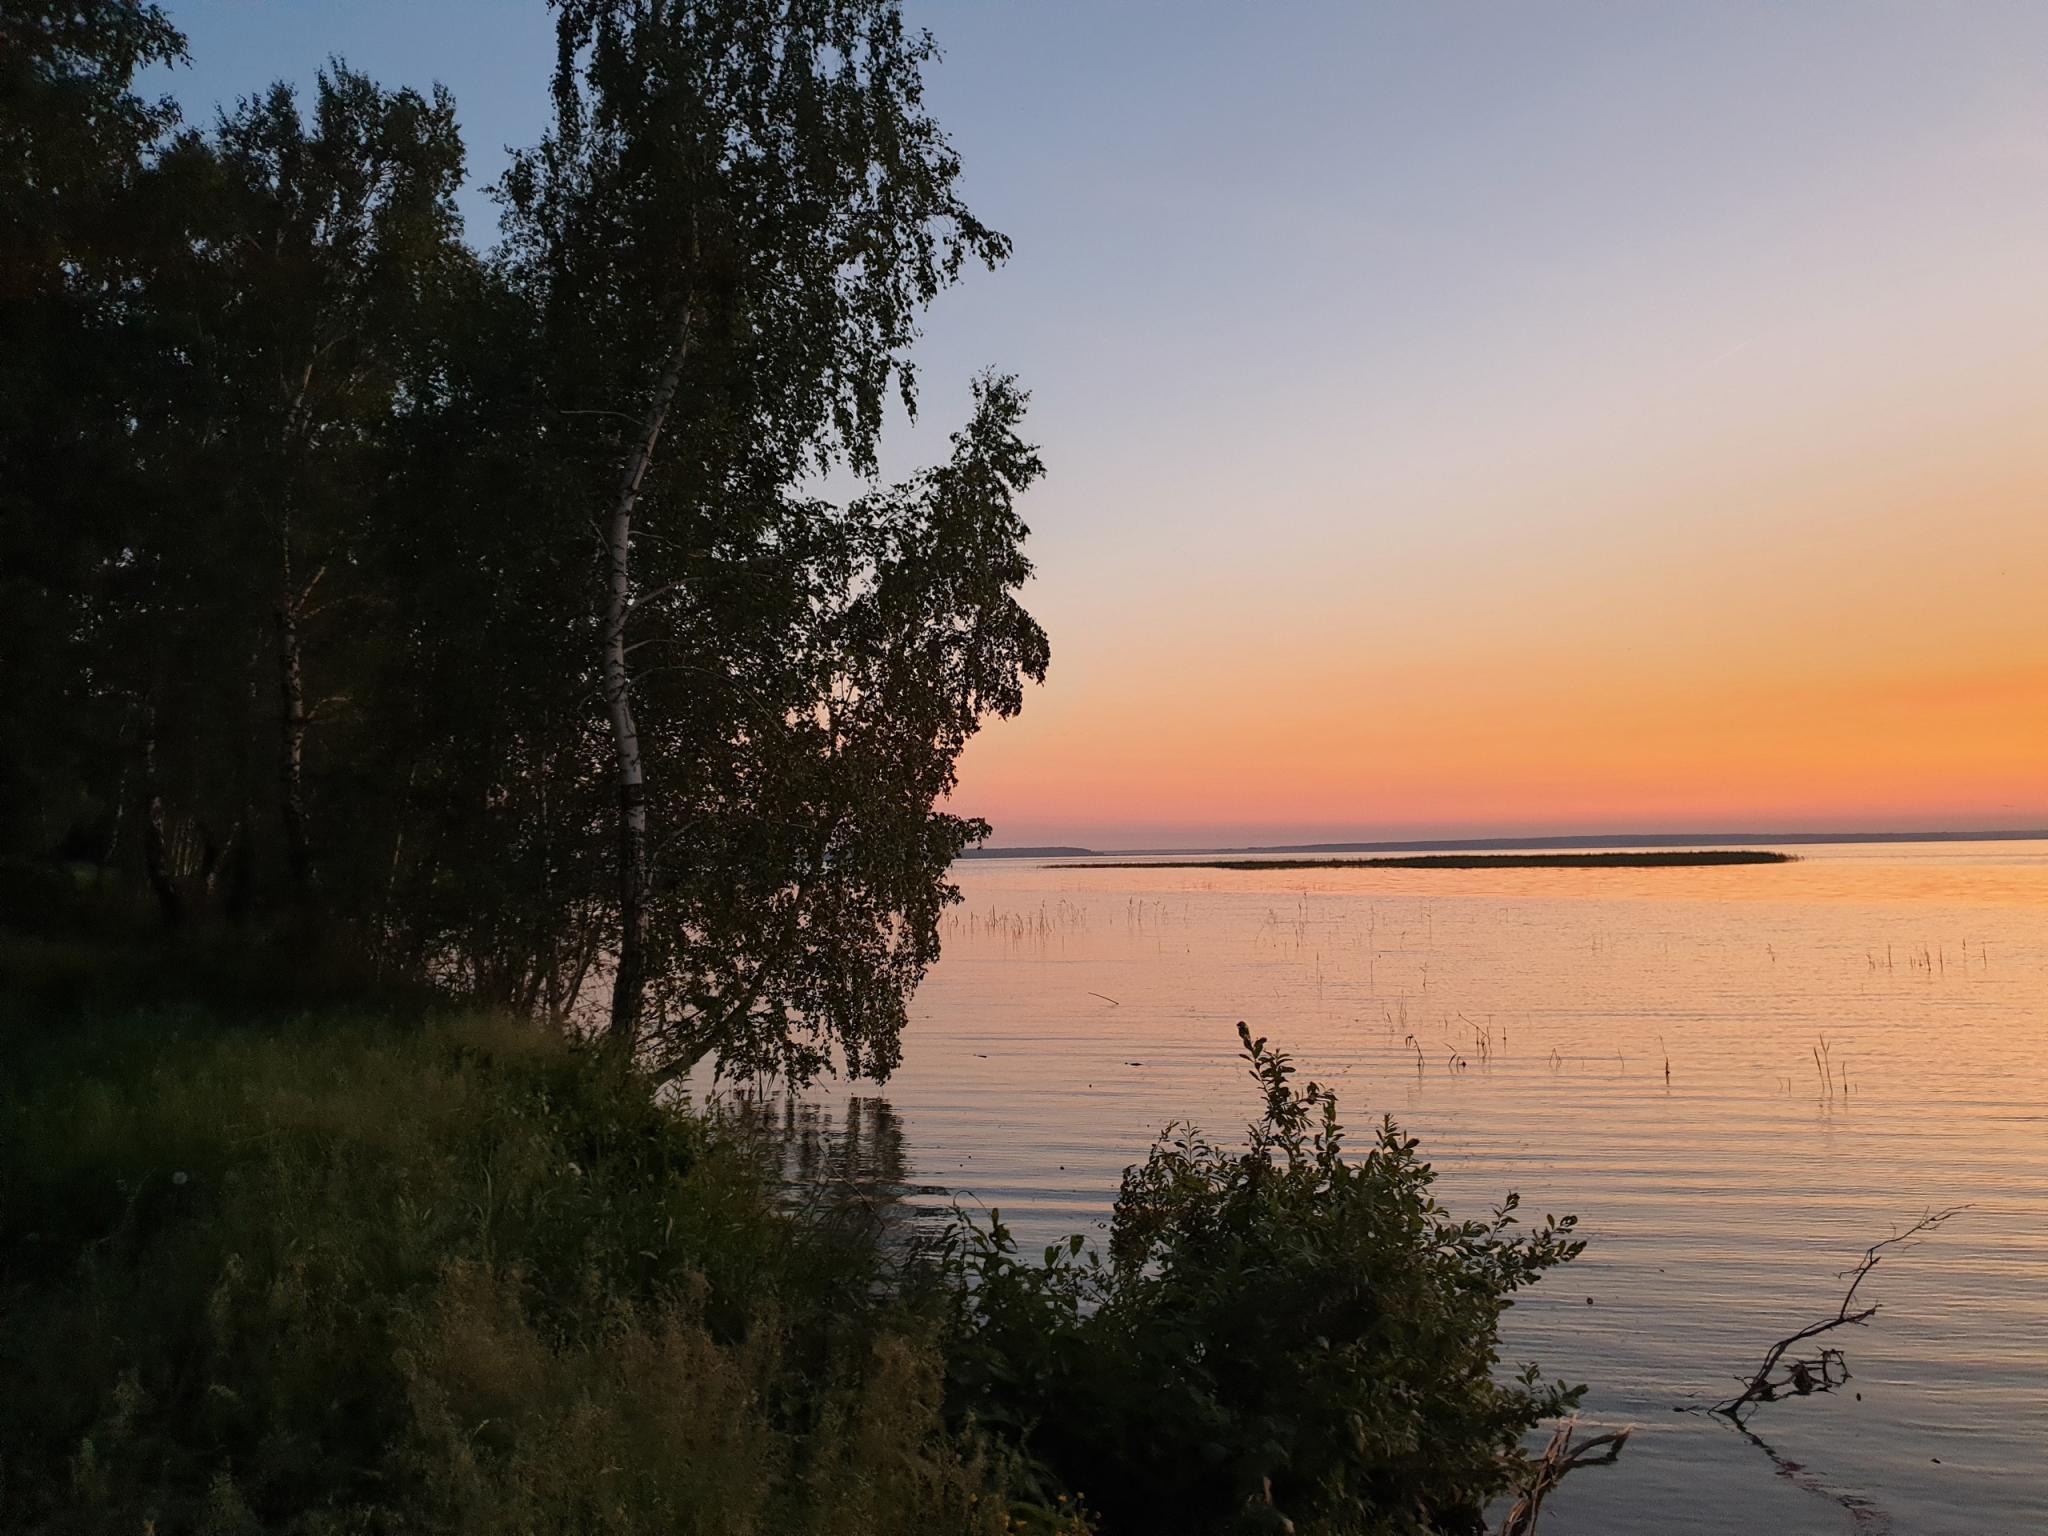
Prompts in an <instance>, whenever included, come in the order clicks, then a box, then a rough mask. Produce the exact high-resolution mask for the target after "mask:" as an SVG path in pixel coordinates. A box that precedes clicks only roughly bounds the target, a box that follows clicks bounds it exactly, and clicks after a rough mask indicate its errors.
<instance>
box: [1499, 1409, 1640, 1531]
mask: <svg viewBox="0 0 2048 1536" xmlns="http://www.w3.org/2000/svg"><path fill="white" fill-rule="evenodd" d="M1578 1427H1579V1421H1578V1420H1577V1419H1566V1420H1565V1421H1564V1422H1563V1423H1562V1424H1560V1425H1558V1426H1557V1433H1556V1434H1554V1435H1552V1436H1551V1437H1550V1445H1549V1446H1548V1448H1547V1449H1545V1451H1544V1452H1543V1455H1542V1457H1541V1458H1540V1459H1539V1460H1538V1461H1537V1463H1536V1465H1535V1466H1534V1467H1532V1468H1531V1469H1530V1472H1529V1480H1528V1482H1526V1483H1524V1484H1523V1485H1522V1491H1521V1493H1520V1494H1519V1495H1518V1496H1517V1497H1516V1499H1515V1502H1514V1506H1513V1508H1511V1509H1509V1510H1508V1513H1507V1518H1506V1519H1505V1520H1503V1521H1501V1524H1500V1536H1534V1533H1535V1530H1536V1522H1537V1520H1538V1519H1539V1518H1541V1516H1542V1514H1543V1501H1544V1500H1545V1499H1547V1498H1549V1497H1550V1494H1551V1491H1552V1490H1553V1489H1555V1488H1556V1487H1557V1485H1558V1484H1559V1483H1561V1482H1563V1481H1564V1479H1565V1474H1566V1473H1568V1472H1576V1471H1577V1470H1578V1469H1579V1468H1580V1467H1605V1466H1611V1465H1612V1464H1613V1463H1614V1462H1615V1461H1616V1460H1617V1459H1618V1458H1619V1457H1620V1455H1621V1448H1622V1447H1623V1446H1624V1445H1627V1444H1628V1437H1629V1436H1630V1435H1632V1434H1634V1433H1635V1426H1633V1425H1629V1426H1627V1427H1625V1428H1622V1429H1617V1430H1611V1431H1610V1432H1608V1433H1607V1434H1604V1435H1595V1436H1593V1437H1592V1438H1591V1439H1590V1440H1580V1441H1579V1442H1578V1443H1577V1444H1576V1445H1575V1444H1573V1443H1572V1442H1573V1438H1574V1436H1575V1435H1576V1434H1577V1432H1578Z"/></svg>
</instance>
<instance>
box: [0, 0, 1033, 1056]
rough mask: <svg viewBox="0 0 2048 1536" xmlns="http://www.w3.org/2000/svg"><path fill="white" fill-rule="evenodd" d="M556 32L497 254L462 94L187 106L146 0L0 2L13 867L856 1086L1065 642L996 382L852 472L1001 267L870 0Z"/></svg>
mask: <svg viewBox="0 0 2048 1536" xmlns="http://www.w3.org/2000/svg"><path fill="white" fill-rule="evenodd" d="M555 10H556V18H557V25H558V41H559V53H558V63H557V67H556V71H555V74H554V78H553V84H552V114H551V119H550V126H549V128H548V131H547V133H546V135H545V137H544V138H543V139H542V140H541V142H540V143H539V144H537V145H535V146H533V147H531V148H529V149H527V150H525V151H522V152H520V153H518V154H517V155H516V156H515V157H514V159H513V162H512V165H511V168H510V169H509V170H508V171H507V173H506V174H505V175H504V177H503V178H502V179H501V180H500V181H499V182H498V184H497V185H496V187H495V189H494V195H495V198H496V201H497V205H498V207H499V209H500V213H501V223H500V228H499V232H498V238H497V240H496V241H495V243H493V244H492V245H490V246H489V247H488V248H487V249H486V248H482V247H480V246H479V245H478V244H477V243H475V242H473V241H471V240H470V239H469V238H467V237H466V234H465V230H464V228H463V223H462V220H461V218H460V216H459V214H458V211H457V205H456V201H455V199H456V193H457V191H458V189H459V188H460V186H461V185H462V183H463V178H464V174H465V158H464V146H463V142H462V136H461V132H460V127H459V123H458V118H457V111H456V104H455V103H454V101H453V100H452V99H451V98H450V97H449V95H448V93H447V92H446V91H445V90H442V89H440V88H438V87H436V88H434V89H433V90H431V91H421V90H417V89H413V88H409V87H402V88H392V87H388V86H385V85H383V84H380V83H378V82H376V81H373V80H371V79H369V78H367V77H365V76H363V75H361V74H359V73H356V72H354V71H352V70H350V69H349V68H347V67H346V65H344V64H341V63H339V62H337V63H333V64H331V65H330V67H329V68H328V69H327V70H326V71H325V72H323V73H322V74H321V75H320V76H319V79H318V83H317V85H316V86H315V87H314V89H312V90H311V91H310V92H308V93H306V94H304V95H303V96H302V95H300V94H298V93H295V92H294V91H293V90H292V89H291V88H290V87H288V86H285V85H274V86H271V87H269V88H267V89H263V90H259V91H257V92H256V93H255V94H252V95H250V96H248V97H245V98H243V99H242V100H240V101H239V102H238V103H237V104H236V105H235V106H233V107H232V108H231V109H227V110H225V111H223V112H222V113H221V115H220V116H219V118H218V120H217V121H215V122H213V123H212V124H210V125H194V124H188V123H186V122H184V121H183V120H182V118H181V115H180V112H179V110H178V108H177V106H176V105H175V104H174V103H173V102H171V101H169V100H151V99H147V98H146V97H145V96H144V95H143V94H142V93H141V92H139V91H138V89H137V78H138V75H140V74H141V73H142V72H144V71H146V70H148V69H150V68H151V67H153V66H160V65H164V64H168V63H175V62H176V61H178V60H179V59H180V58H181V57H182V55H183V50H184V46H185V45H184V40H183V39H182V38H181V37H180V35H179V34H178V32H177V31H176V29H175V28H174V26H173V25H172V24H171V22H170V20H169V19H168V18H167V17H166V16H165V14H164V13H163V12H162V11H161V10H160V9H159V8H157V7H156V6H153V5H149V4H144V3H140V0H89V3H87V4H84V5H79V4H64V3H58V0H5V4H4V7H0V18H4V20H0V26H4V38H0V207H4V214H0V218H4V224H0V326H4V341H0V566H4V575H0V581H4V588H0V668H4V679H5V687H4V689H0V857H4V858H5V859H7V860H8V861H9V862H10V863H11V864H13V865H14V866H15V867H16V868H22V867H32V866H41V867H44V868H47V867H49V866H50V864H51V863H52V862H53V861H60V860H61V861H67V862H69V863H70V864H71V865H73V866H86V867H89V868H91V869H92V870H95V871H98V872H100V874H101V875H102V876H103V877H104V878H105V879H106V880H110V881H113V882H115V883H117V884H118V883H125V884H126V885H127V886H129V887H131V888H133V889H135V890H137V891H142V890H145V889H146V890H147V892H148V893H149V896H148V899H149V901H150V902H151V903H152V904H153V906H154V909H155V911H156V914H157V918H158V920H159V921H160V922H161V923H162V924H164V925H165V926H167V927H169V928H173V929H181V930H186V931H190V930H193V929H196V928H214V927H225V926H236V927H239V928H240V929H242V930H245V931H247V932H249V933H251V934H260V935H264V936H269V937H280V936H281V937H285V938H288V939H290V940H292V941H294V942H317V943H318V944H319V945H321V946H323V947H333V946H341V947H345V948H347V949H348V950H350V951H351V952H352V953H355V954H358V955H359V956H360V957H361V958H362V959H363V961H364V962H365V963H366V964H368V965H370V966H373V967H374V968H375V969H376V970H377V971H378V972H379V973H380V974H382V975H385V976H387V977H396V978H403V979H411V980H423V981H428V982H431V983H432V984H434V985H436V986H440V987H444V988H449V989H453V990H457V991H460V992H462V993H465V994H468V995H470V996H473V997H475V998H477V999H479V1000H483V1001H486V1002H489V1003H491V1004H494V1005H504V1006H509V1007H512V1008H514V1009H517V1010H521V1011H525V1012H529V1013H538V1014H547V1015H550V1016H552V1017H555V1018H557V1019H560V1018H563V1017H565V1016H566V1015H567V1014H568V1013H569V1012H570V1011H571V1010H572V1009H573V1008H575V1007H577V1006H578V1004H579V1000H581V1001H582V1003H583V1004H584V1005H586V1006H591V1007H594V1008H597V1009H600V1010H608V1012H609V1017H610V1020H611V1023H612V1024H613V1026H614V1034H615V1037H616V1038H618V1039H619V1040H621V1041H623V1042H629V1043H631V1044H633V1045H635V1046H636V1047H637V1048H638V1049H639V1050H640V1052H641V1054H642V1056H643V1057H644V1058H647V1059H652V1060H654V1061H656V1062H657V1063H660V1064H665V1065H666V1066H667V1067H668V1068H670V1069H680V1068H683V1067H685V1066H687V1065H688V1064H689V1063H691V1062H693V1061H695V1060H696V1059H698V1058H700V1057H701V1056H702V1055H703V1054H704V1053H705V1052H707V1051H710V1050H716V1051H717V1052H718V1053H719V1055H720V1057H721V1058H722V1059H723V1060H725V1061H726V1062H727V1063H728V1064H730V1065H733V1066H741V1067H772V1068H776V1069H779V1070H783V1071H786V1072H789V1073H792V1074H793V1075H795V1076H797V1077H803V1076H805V1075H807V1074H809V1073H812V1072H815V1071H817V1070H819V1069H821V1068H822V1067H823V1066H824V1065H825V1064H826V1063H827V1062H828V1061H831V1060H832V1059H834V1058H835V1057H837V1058H838V1059H840V1060H841V1061H843V1063H844V1064H845V1065H846V1066H848V1067H850V1068H851V1069H853V1070H855V1071H860V1072H870V1073H885V1072H886V1071H887V1070H888V1069H889V1068H890V1067H891V1066H892V1065H893V1064H894V1062H895V1060H896V1057H897V1051H898V1037H899V1033H900V1030H901V1027H902V1023H903V1013H904V1004H905V999H906V997H907V994H908V992H909V991H910V989H911V988H912V987H913V986H914V985H915V983H916V981H917V979H918V977H919V976H920V975H921V973H922V971H923V970H924V968H925V967H926V966H927V965H928V964H929V962H930V961H931V960H932V958H934V956H935V954H936V950H937V937H936V923H937V917H938V915H939V913H940V911H941V910H942V909H943V906H944V904H945V903H946V902H947V900H949V899H950V897H951V895H952V892H951V889H950V887H949V885H948V883H947V879H946V869H947V866H948V864H949V863H950V861H951V860H952V859H953V857H954V856H955V855H956V854H957V853H958V852H959V850H960V849H961V848H962V847H963V845H965V844H966V843H967V842H969V841H971V840H972V839H973V838H975V837H976V836H977V835H978V834H980V833H982V832H983V831H985V828H983V827H982V826H980V825H979V824H978V823H975V822H973V821H971V820H967V819H963V818H961V817H959V816H956V815H953V814H951V813H949V812H947V811H945V810H941V809H939V808H938V806H939V804H940V802H941V801H942V800H943V798H944V796H945V795H946V793H947V791H948V790H949V789H950V788H951V786H952V784H953V780H954V764H955V761H956V758H957V756H958V754H959V752H960V750H961V748H962V746H963V745H964V743H965V742H966V740H967V739H968V737H969V736H970V735H972V733H973V732H974V730H975V729H976V727H977V725H978V723H979V722H980V721H981V720H982V719H983V718H985V717H986V716H988V715H990V714H996V715H1008V714H1011V713H1014V712H1015V711H1016V710H1017V709H1018V707H1019V705H1020V702H1021V698H1022V690H1023V687H1024V685H1025V683H1026V682H1027V680H1031V679H1036V678H1040V677H1042V676H1043V674H1044V671H1045V667H1046V662H1047V644H1046V639H1045V636H1044V634H1043V633H1042V631H1041V630H1040V629H1039V627H1038V625H1037V624H1036V623H1034V622H1033V620H1032V619H1031V618H1030V616H1029V615H1028V614H1027V613H1026V612H1025V611H1024V609H1023V608H1022V607H1021V606H1020V604H1019V601H1018V591H1019V589H1020V587H1021V585H1022V583H1023V582H1024V581H1025V579H1026V577H1027V576H1028V574H1029V571H1030V566H1029V563H1028V562H1027V560H1026V559H1025V557H1024V554H1023V552H1022V546H1023V542H1024V539H1025V533H1026V530H1025V527H1024V524H1023V523H1022V522H1021V520H1020V519H1019V516H1018V513H1017V510H1016V500H1017V497H1018V496H1019V494H1020V493H1021V492H1022V491H1023V490H1024V489H1025V488H1026V487H1028V486H1029V485H1030V484H1031V483H1032V482H1033V481H1034V480H1035V479H1036V478H1037V477H1038V476H1039V474H1040V463H1039V460H1038V458H1037V456H1036V454H1035V453H1034V452H1033V450H1032V449H1031V448H1030V447H1029V446H1028V444H1027V443H1026V442H1025V441H1024V440H1023V439H1022V437H1021V436H1020V432H1021V424H1022V414H1023V408H1024V396H1023V394H1022V393H1021V391H1020V390H1019V389H1018V387H1017V386H1016V385H1015V384H1014V382H1012V381H1011V380H1010V379H1008V378H1005V377H1002V376H997V375H991V376H988V377H986V378H985V379H983V380H982V381H981V382H980V383H979V384H978V385H977V387H976V389H975V392H974V396H973V399H972V400H971V401H970V402H963V405H964V407H965V410H966V416H965V422H964V425H962V426H961V428H960V429H959V431H958V432H957V434H956V435H955V437H954V439H953V449H952V453H951V456H950V458H948V459H947V460H946V461H945V462H944V463H941V464H938V465H935V466H934V467H932V468H930V469H928V470H926V471H924V472H922V473H920V474H917V475H915V476H913V477H912V478H910V479H909V480H907V481H906V482H904V483H902V484H898V485H893V486H886V487H885V486H882V485H880V484H879V483H878V481H877V480H876V478H875V471H876V463H877V446H878V439H879V436H880V433H881V430H882V425H883V418H884V414H885V408H886V407H887V404H888V402H889V401H890V400H891V399H892V398H894V399H900V400H901V401H902V402H903V404H904V405H906V406H912V407H914V405H915V400H916V387H915V386H916V376H915V373H914V370H913V368H912V365H911V361H910V358H909V349H910V346H911V343H912V342H913V340H914V338H915V336H916V329H917V325H918V321H919V316H920V314H921V312H922V310H923V309H924V307H925V306H926V305H927V304H928V303H929V302H930V301H931V300H932V299H933V298H934V296H935V295H936V294H937V293H938V292H939V291H940V290H941V289H943V288H944V287H945V286H946V285H948V284H949V283H951V282H953V281H954V280H955V279H956V278H958V277H959V276H960V275H961V274H962V273H963V271H964V270H965V269H966V268H968V267H969V266H981V265H986V266H993V265H995V264H997V263H998V262H999V261H1000V260H1001V259H1002V257H1003V256H1004V254H1005V252H1006V250H1007V245H1006V242H1005V241H1004V239H1003V237H1001V236H1000V235H998V234H997V233H995V232H994V231H992V230H990V229H989V228H987V227H986V226H985V225H983V224H982V223H981V222H980V221H979V220H977V219H976V217H975V216H974V215H973V214H972V213H971V212H970V211H969V209H968V208H967V207H966V206H965V205H964V204H963V202H962V201H961V199H960V196H959V192H958V188H957V182H958V178H959V171H960V166H959V161H958V159H957V157H956V156H955V154H954V152H953V151H952V149H951V148H950V146H949V144H948V142H947V140H946V138H945V137H944V135H943V133H942V132H941V130H940V128H939V127H938V125H937V124H936V123H934V121H933V120H932V118H931V117H930V115H929V114H928V113H927V111H926V109H925V107H924V104H923V100H922V74H923V70H924V68H925V66H926V65H927V64H928V63H929V62H930V61H931V59H932V56H933V50H932V44H931V42H930V40H929V39H928V38H926V37H925V36H923V35H922V34H920V33H918V32H916V31H914V30H911V29H909V28H907V27H906V26H905V24H904V22H903V19H902V17H901V15H900V13H899V7H898V5H897V4H895V3H893V0H803V3H797V4H790V5H776V6H762V5H756V4H747V3H740V0H730V3H723V0H720V3H700V4H691V5H680V4H670V3H665V0H558V3H557V4H556V7H555ZM835 470H841V471H851V472H852V474H853V476H854V477H856V478H857V479H859V480H861V481H864V483H866V484H867V485H869V486H870V487H871V488H870V489H868V490H867V491H866V492H865V493H863V494H859V495H857V496H855V497H853V498H852V499H850V500H845V501H840V502H832V501H827V500H825V499H823V498H821V497H820V496H819V495H818V494H817V493H816V487H817V486H818V485H820V484H821V483H824V481H825V480H826V479H827V478H828V477H829V476H831V473H832V472H833V471H835ZM845 478H846V477H845V476H844V475H841V476H838V477H837V479H836V480H835V483H837V480H844V479H845Z"/></svg>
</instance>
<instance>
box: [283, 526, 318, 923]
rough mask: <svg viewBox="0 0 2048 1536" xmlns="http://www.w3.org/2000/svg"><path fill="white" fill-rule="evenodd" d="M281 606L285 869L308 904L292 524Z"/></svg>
mask: <svg viewBox="0 0 2048 1536" xmlns="http://www.w3.org/2000/svg"><path fill="white" fill-rule="evenodd" d="M279 575H280V578H281V581H280V585H279V590H278V602H277V683H278V696H279V703H280V705H281V706H282V722H283V724H282V730H281V732H280V734H279V737H278V758H277V790H278V808H279V814H280V816H281V818H282V820H283V822H284V852H285V867H286V868H287V869H288V870H289V871H290V872H291V878H292V888H293V890H294V891H295V892H296V893H297V895H298V896H299V897H300V898H301V899H302V900H303V899H304V898H305V896H306V895H307V893H308V892H309V891H310V890H311V888H312V884H313V848H312V842H311V839H310V837H309V835H308V832H307V825H306V784H305V779H306V682H305V675H304V670H303V668H302V665H301V652H300V645H299V605H300V594H299V593H298V592H296V591H295V590H294V589H293V587H292V550H291V532H290V525H289V524H287V525H286V531H285V535H284V542H283V547H282V549H281V550H280V563H279Z"/></svg>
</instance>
